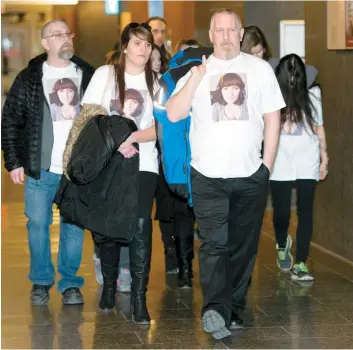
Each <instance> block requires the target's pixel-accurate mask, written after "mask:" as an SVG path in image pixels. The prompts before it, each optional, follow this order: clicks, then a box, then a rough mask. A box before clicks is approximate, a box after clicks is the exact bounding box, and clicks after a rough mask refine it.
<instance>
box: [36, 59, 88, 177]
mask: <svg viewBox="0 0 353 350" xmlns="http://www.w3.org/2000/svg"><path fill="white" fill-rule="evenodd" d="M81 80H82V71H81V70H80V69H78V68H77V67H76V65H75V64H74V63H73V62H71V63H70V64H69V66H68V67H65V68H55V67H51V66H49V65H48V63H47V62H44V63H43V78H42V82H43V88H44V95H45V99H46V102H47V103H48V106H49V108H50V113H51V118H52V121H53V133H54V144H53V150H52V156H51V165H50V169H49V170H50V171H51V172H53V173H56V174H61V173H62V171H63V169H62V157H63V154H64V151H65V147H66V141H67V138H68V136H69V132H70V129H71V127H72V124H73V121H74V119H75V118H76V117H77V116H78V114H79V113H80V86H81Z"/></svg>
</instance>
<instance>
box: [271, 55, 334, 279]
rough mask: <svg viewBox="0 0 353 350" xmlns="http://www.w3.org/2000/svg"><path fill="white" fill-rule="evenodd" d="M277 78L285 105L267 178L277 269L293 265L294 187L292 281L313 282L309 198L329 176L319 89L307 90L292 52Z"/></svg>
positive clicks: (302, 71)
mask: <svg viewBox="0 0 353 350" xmlns="http://www.w3.org/2000/svg"><path fill="white" fill-rule="evenodd" d="M276 76H277V79H278V82H279V85H280V88H281V91H282V95H283V97H284V100H285V102H286V107H285V108H283V109H282V110H281V126H282V130H281V136H280V141H279V146H278V151H277V155H276V160H275V164H274V167H273V171H272V174H271V178H270V180H271V181H270V186H271V193H272V202H273V224H274V228H275V233H276V241H277V245H276V247H277V265H278V267H279V268H280V269H281V270H282V271H290V270H291V269H292V266H293V257H292V255H291V252H290V248H291V246H292V238H291V236H290V235H289V234H288V228H289V220H290V213H291V194H292V187H293V183H295V185H296V190H297V216H298V226H297V234H296V236H297V239H296V259H295V264H294V267H293V269H292V279H294V280H299V281H312V280H313V279H314V278H313V276H312V275H311V273H310V272H309V269H308V266H307V259H308V256H309V247H310V241H311V238H312V232H313V210H314V195H315V189H316V183H317V181H319V180H324V179H325V177H326V176H327V174H328V156H327V149H326V137H325V129H324V126H323V117H322V105H321V91H320V88H319V87H318V86H315V87H313V88H311V89H308V88H307V77H306V72H305V65H304V63H303V61H302V59H301V58H300V57H299V56H297V55H295V54H291V55H287V56H285V57H283V58H282V59H281V60H280V62H279V65H278V66H277V67H276Z"/></svg>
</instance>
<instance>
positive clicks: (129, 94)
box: [110, 89, 147, 129]
mask: <svg viewBox="0 0 353 350" xmlns="http://www.w3.org/2000/svg"><path fill="white" fill-rule="evenodd" d="M143 94H144V95H146V94H147V91H138V90H135V89H127V90H125V99H124V101H125V103H124V111H123V114H124V116H125V117H126V118H129V119H132V120H133V121H135V123H136V125H137V127H138V128H139V129H140V121H141V117H142V115H143V113H144V109H145V107H144V106H145V102H144V97H143ZM110 110H111V111H114V112H116V113H121V104H120V100H119V99H115V100H111V102H110Z"/></svg>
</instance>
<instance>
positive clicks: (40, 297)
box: [29, 284, 51, 306]
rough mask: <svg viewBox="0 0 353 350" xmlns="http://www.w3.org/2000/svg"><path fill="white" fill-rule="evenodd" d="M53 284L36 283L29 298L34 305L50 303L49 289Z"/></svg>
mask: <svg viewBox="0 0 353 350" xmlns="http://www.w3.org/2000/svg"><path fill="white" fill-rule="evenodd" d="M50 288H51V286H42V285H39V284H34V285H33V287H32V290H31V294H30V296H29V299H30V301H31V304H32V305H36V306H43V305H48V301H49V299H50V296H49V289H50Z"/></svg>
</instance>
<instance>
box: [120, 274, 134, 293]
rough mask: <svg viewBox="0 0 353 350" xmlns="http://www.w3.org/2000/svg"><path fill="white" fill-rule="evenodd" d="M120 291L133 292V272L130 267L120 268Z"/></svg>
mask: <svg viewBox="0 0 353 350" xmlns="http://www.w3.org/2000/svg"><path fill="white" fill-rule="evenodd" d="M117 284H118V287H117V290H118V292H121V293H130V292H131V274H130V270H129V269H120V270H119V278H118V283H117Z"/></svg>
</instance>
